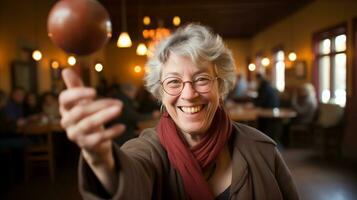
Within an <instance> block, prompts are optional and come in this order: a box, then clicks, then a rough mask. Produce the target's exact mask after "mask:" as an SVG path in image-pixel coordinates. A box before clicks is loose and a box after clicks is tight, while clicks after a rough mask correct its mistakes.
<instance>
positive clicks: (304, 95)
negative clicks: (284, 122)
mask: <svg viewBox="0 0 357 200" xmlns="http://www.w3.org/2000/svg"><path fill="white" fill-rule="evenodd" d="M291 105H292V107H293V108H294V110H295V111H296V112H297V117H296V118H295V119H294V123H297V124H305V125H307V124H310V123H311V122H312V121H313V119H314V117H315V114H316V110H317V99H316V94H315V88H314V86H313V85H312V84H311V83H305V84H302V85H300V86H298V88H297V89H296V91H295V92H294V94H293V97H292V102H291Z"/></svg>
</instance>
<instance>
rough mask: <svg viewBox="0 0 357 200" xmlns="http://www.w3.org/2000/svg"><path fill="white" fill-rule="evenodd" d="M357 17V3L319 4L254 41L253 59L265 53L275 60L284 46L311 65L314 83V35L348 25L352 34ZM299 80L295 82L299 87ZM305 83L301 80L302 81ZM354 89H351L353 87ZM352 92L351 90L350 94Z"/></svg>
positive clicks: (322, 0) (328, 1) (349, 0)
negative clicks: (275, 52) (273, 55)
mask: <svg viewBox="0 0 357 200" xmlns="http://www.w3.org/2000/svg"><path fill="white" fill-rule="evenodd" d="M354 17H357V1H354V0H317V1H315V2H313V3H311V4H309V5H308V6H306V7H305V8H303V9H302V10H300V11H298V12H296V13H295V14H293V15H291V16H290V17H288V18H286V19H284V20H282V21H280V22H278V23H276V24H274V25H272V26H271V27H269V28H268V29H266V30H265V31H263V32H261V33H259V34H257V35H256V36H255V37H254V38H253V39H252V48H251V49H252V51H251V55H255V53H256V52H258V51H259V50H264V54H265V56H269V57H270V58H271V51H272V49H273V48H274V47H275V46H276V45H281V44H282V45H284V46H285V50H286V52H287V51H290V50H291V49H294V50H295V51H296V52H297V54H298V59H300V60H305V61H307V64H308V76H307V77H308V78H307V80H302V81H310V80H311V69H312V65H313V54H312V35H313V34H314V33H316V32H319V31H321V30H324V29H326V28H331V27H332V26H334V25H339V24H341V23H344V22H345V23H348V25H349V26H348V30H349V31H350V30H351V21H352V19H353V18H354ZM351 38H352V36H351V34H349V35H348V43H349V44H348V45H349V47H351V46H350V45H351V44H352V43H351ZM350 49H351V48H348V52H347V53H348V70H349V71H350V70H351V66H352V54H351V51H350ZM350 75H351V73H348V76H349V77H348V82H349V84H348V85H351V84H352V83H351V77H350ZM298 81H299V80H291V81H290V84H291V83H294V82H295V83H297V82H298ZM300 81H301V80H300ZM349 88H350V87H349ZM349 91H350V90H349Z"/></svg>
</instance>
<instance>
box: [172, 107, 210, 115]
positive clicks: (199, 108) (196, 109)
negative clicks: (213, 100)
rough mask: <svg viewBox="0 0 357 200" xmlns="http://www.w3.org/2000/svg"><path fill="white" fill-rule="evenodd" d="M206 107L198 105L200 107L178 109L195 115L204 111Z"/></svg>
mask: <svg viewBox="0 0 357 200" xmlns="http://www.w3.org/2000/svg"><path fill="white" fill-rule="evenodd" d="M203 107H204V105H198V106H178V108H179V109H180V110H181V111H182V112H184V113H187V114H195V113H198V112H200V111H201V110H202V108H203Z"/></svg>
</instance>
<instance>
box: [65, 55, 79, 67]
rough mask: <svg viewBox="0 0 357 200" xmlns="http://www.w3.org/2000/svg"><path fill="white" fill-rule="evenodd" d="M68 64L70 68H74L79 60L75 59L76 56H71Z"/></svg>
mask: <svg viewBox="0 0 357 200" xmlns="http://www.w3.org/2000/svg"><path fill="white" fill-rule="evenodd" d="M67 63H68V64H69V65H70V66H73V65H75V64H76V63H77V60H76V58H75V57H74V56H70V57H68V59H67Z"/></svg>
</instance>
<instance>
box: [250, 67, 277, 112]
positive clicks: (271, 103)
mask: <svg viewBox="0 0 357 200" xmlns="http://www.w3.org/2000/svg"><path fill="white" fill-rule="evenodd" d="M256 83H257V93H258V96H257V98H256V99H255V100H254V104H255V105H256V106H257V107H261V108H277V107H279V95H278V91H277V90H276V89H275V88H274V87H273V86H272V85H271V83H270V82H269V81H268V80H267V79H266V78H265V77H264V75H263V74H260V73H258V74H257V75H256Z"/></svg>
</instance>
